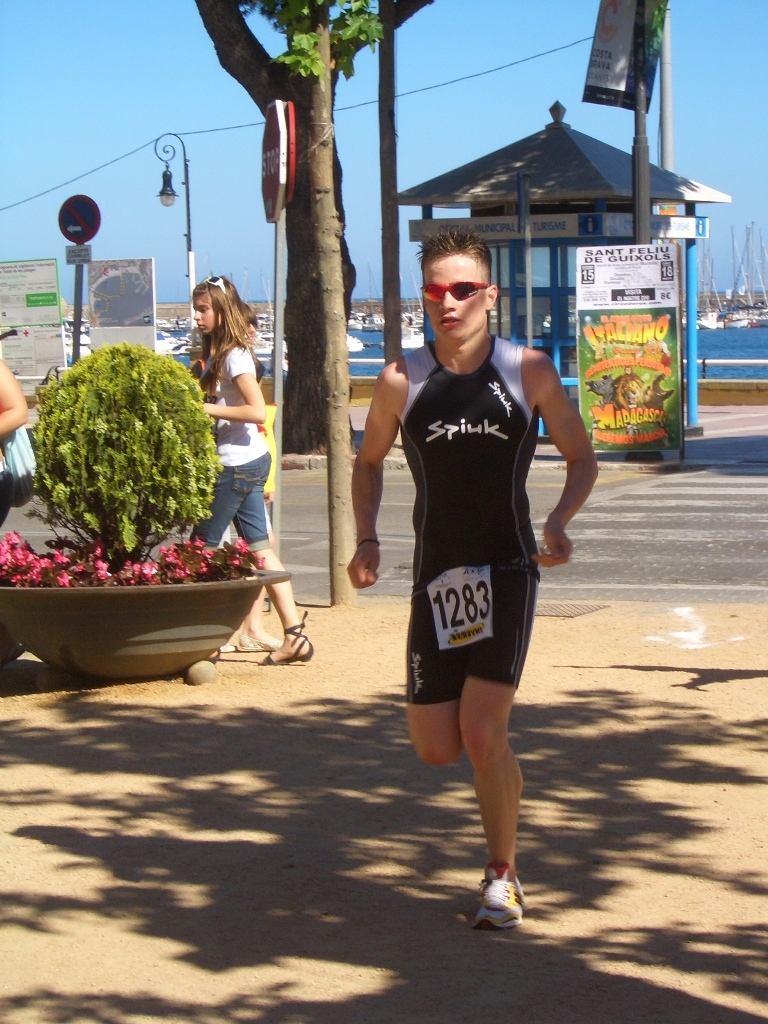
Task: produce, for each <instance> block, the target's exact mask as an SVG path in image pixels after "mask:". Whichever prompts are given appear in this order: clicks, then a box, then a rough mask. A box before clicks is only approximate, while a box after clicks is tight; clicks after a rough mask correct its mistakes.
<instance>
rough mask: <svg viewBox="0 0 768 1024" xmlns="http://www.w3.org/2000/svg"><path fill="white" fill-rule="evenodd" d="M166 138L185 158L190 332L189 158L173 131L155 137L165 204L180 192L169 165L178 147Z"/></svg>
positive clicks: (193, 277)
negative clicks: (175, 142)
mask: <svg viewBox="0 0 768 1024" xmlns="http://www.w3.org/2000/svg"><path fill="white" fill-rule="evenodd" d="M164 139H176V141H177V142H178V144H179V145H180V146H181V154H182V159H183V160H184V181H183V182H182V185H183V186H184V195H185V199H186V203H187V233H186V235H185V236H184V237H185V238H186V240H187V276H188V278H189V330H190V334H191V333H192V331H194V327H195V321H194V310H193V309H192V290H193V288H194V287H195V280H196V275H195V254H194V252H193V250H192V222H191V218H190V214H189V160H188V159H187V150H186V147H185V145H184V140H183V139H182V138H181V137H180V136H179V135H175V134H174V133H173V132H166V133H165V135H161V136H160V137H159V138H157V139H155V156H156V157H157V158H158V160H162V161H163V163H164V164H165V170H164V171H163V183H162V186H161V188H160V191H159V192H158V196H159V198H160V202H161V203H162V204H163V206H173V204H174V203H175V202H176V200H177V199H178V194H177V193H176V192H175V191H174V188H173V175H172V174H171V168H170V166H169V164H170V162H171V160H173V159H174V157H175V156H176V147H175V146H174V145H173V143H172V142H164V143H163V145H162V146H161V145H160V143H161V142H163V140H164Z"/></svg>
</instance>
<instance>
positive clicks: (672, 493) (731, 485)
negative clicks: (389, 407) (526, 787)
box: [4, 406, 768, 604]
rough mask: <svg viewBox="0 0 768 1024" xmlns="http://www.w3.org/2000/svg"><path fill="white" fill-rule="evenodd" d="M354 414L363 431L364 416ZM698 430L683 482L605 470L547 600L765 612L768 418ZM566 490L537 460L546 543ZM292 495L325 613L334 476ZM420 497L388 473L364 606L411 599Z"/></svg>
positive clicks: (306, 481)
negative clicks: (722, 604)
mask: <svg viewBox="0 0 768 1024" xmlns="http://www.w3.org/2000/svg"><path fill="white" fill-rule="evenodd" d="M353 411H354V412H355V414H356V416H357V417H358V419H360V420H361V422H359V423H355V426H356V427H362V419H363V418H364V412H363V410H353ZM701 422H702V424H703V426H704V436H703V437H702V438H697V439H694V440H692V441H690V442H688V444H687V451H686V459H687V464H688V466H687V469H686V470H684V471H683V472H668V473H660V474H648V473H645V472H642V471H640V470H638V469H633V468H631V467H630V466H628V464H627V463H626V462H619V461H616V462H614V463H613V464H612V465H608V466H605V467H604V469H603V471H601V473H600V477H599V479H598V482H597V484H596V486H595V489H594V491H593V493H592V496H591V497H590V500H589V502H588V504H587V506H586V508H585V509H583V510H582V512H581V513H580V515H579V516H578V518H577V519H576V520H575V521H574V523H573V526H572V529H571V531H570V532H571V535H572V537H573V539H574V541H575V544H576V551H575V557H574V559H573V562H572V563H571V564H570V565H569V566H566V567H564V568H560V569H557V570H552V571H550V572H548V573H545V575H544V581H543V584H542V589H541V597H542V598H543V599H550V600H560V601H562V600H566V599H567V600H581V601H584V600H589V601H595V600H625V601H626V600H637V601H663V602H668V601H674V602H676V603H678V604H688V603H695V602H701V601H752V602H761V603H762V602H768V501H766V499H767V498H768V406H761V407H750V406H732V407H721V408H716V407H708V408H707V407H705V408H703V409H702V410H701ZM667 468H669V467H667ZM562 481H563V472H562V464H561V461H559V460H558V457H557V455H556V452H555V450H554V449H553V448H551V447H549V448H548V447H547V446H544V447H542V448H539V450H538V451H537V457H536V462H535V463H534V468H533V470H532V472H531V475H530V477H529V495H530V498H531V509H532V516H533V520H534V524H535V526H536V528H537V534H538V535H539V536H540V535H541V524H542V523H543V522H544V520H545V519H546V516H547V514H548V512H549V510H550V509H551V508H552V506H553V505H554V503H555V502H556V500H557V496H558V494H559V492H560V489H561V487H562ZM283 484H284V486H283V536H282V551H281V554H282V557H283V561H284V562H285V564H286V567H287V568H288V569H289V570H290V571H291V572H292V573H293V574H294V588H295V591H296V596H297V598H298V599H299V600H300V601H302V602H305V603H308V604H313V603H320V604H327V602H328V600H329V588H328V528H327V520H328V517H327V510H326V501H327V498H326V480H325V473H324V472H322V471H319V470H306V471H296V472H285V473H283ZM413 497H414V489H413V484H412V483H411V478H410V474H409V473H408V472H407V471H405V470H391V471H388V472H386V473H385V490H384V500H383V505H382V509H381V516H380V521H379V534H380V537H381V541H382V574H381V579H380V581H379V583H378V584H377V585H376V586H375V587H373V588H372V589H371V590H368V591H365V592H364V593H363V595H362V597H363V599H365V600H375V599H376V598H386V597H390V598H391V597H402V598H406V597H407V596H408V595H409V594H410V580H411V555H412V551H413V532H412V528H411V508H412V505H413ZM4 529H5V530H18V531H19V532H20V533H23V534H24V535H25V536H26V537H28V538H29V540H30V542H31V543H32V544H33V546H34V547H36V548H37V549H38V550H42V549H43V546H44V542H45V540H46V539H47V538H48V537H49V536H50V531H48V530H47V529H46V528H45V527H44V526H42V524H39V523H38V522H37V521H35V520H29V519H27V518H26V517H25V515H24V512H23V510H18V509H14V510H12V511H11V514H10V515H9V517H8V519H7V520H6V523H5V525H4Z"/></svg>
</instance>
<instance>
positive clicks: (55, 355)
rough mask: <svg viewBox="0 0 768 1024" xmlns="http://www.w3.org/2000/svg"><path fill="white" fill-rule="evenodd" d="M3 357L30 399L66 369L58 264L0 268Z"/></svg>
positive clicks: (4, 265)
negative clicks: (50, 374) (54, 372)
mask: <svg viewBox="0 0 768 1024" xmlns="http://www.w3.org/2000/svg"><path fill="white" fill-rule="evenodd" d="M0 335H5V337H4V338H3V340H2V342H0V356H1V357H2V359H3V360H4V361H5V362H6V363H7V364H8V366H9V367H10V368H11V370H12V371H13V372H14V373H15V374H16V375H17V376H19V377H22V378H24V377H29V378H32V379H31V380H21V381H20V383H21V387H22V390H23V391H24V392H25V393H26V394H32V393H34V389H35V387H36V386H37V384H39V383H40V381H41V380H42V379H43V378H44V377H45V376H46V374H47V373H48V372H49V371H50V370H51V369H53V368H55V367H61V366H65V365H66V355H65V351H64V334H63V331H62V326H61V293H60V290H59V271H58V264H57V262H56V260H55V259H47V260H20V261H18V262H8V263H0Z"/></svg>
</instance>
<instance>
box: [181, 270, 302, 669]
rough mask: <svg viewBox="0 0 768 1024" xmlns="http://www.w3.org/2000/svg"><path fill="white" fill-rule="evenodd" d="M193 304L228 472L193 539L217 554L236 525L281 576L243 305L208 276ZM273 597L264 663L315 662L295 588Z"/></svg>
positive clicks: (221, 281) (277, 588) (282, 587)
mask: <svg viewBox="0 0 768 1024" xmlns="http://www.w3.org/2000/svg"><path fill="white" fill-rule="evenodd" d="M192 305H193V308H194V311H195V324H196V325H197V328H198V330H199V331H200V333H201V335H202V337H203V358H204V359H205V365H206V369H205V372H204V373H203V375H202V377H201V379H200V385H201V387H202V388H203V391H204V393H205V394H206V396H207V400H206V402H205V404H204V405H203V408H204V409H205V411H206V412H207V413H208V415H209V416H212V417H213V418H214V419H215V420H216V447H217V449H218V453H219V458H220V459H221V462H222V465H223V467H224V468H223V470H222V472H221V473H220V474H219V478H218V480H217V481H216V487H215V490H214V495H213V504H212V505H211V514H210V518H208V519H206V520H204V521H203V522H201V523H198V524H197V526H196V527H195V528H194V530H193V531H192V536H193V538H199V539H200V540H202V541H205V543H206V544H209V545H210V546H211V547H215V546H216V545H217V544H219V543H220V541H221V538H222V537H223V536H224V531H225V530H226V529H227V527H228V526H229V524H230V522H232V521H234V524H235V528H236V530H237V532H238V534H239V535H240V536H241V537H242V538H244V540H245V541H246V542H247V543H248V546H249V547H250V549H251V550H252V551H255V552H256V553H257V554H258V555H260V556H261V558H263V560H264V567H265V568H266V569H271V570H277V571H278V572H281V571H282V570H283V566H282V565H281V563H280V560H279V559H278V557H277V555H276V554H275V552H274V551H273V550H272V548H271V547H270V544H269V533H268V529H267V518H266V511H265V505H264V484H265V483H266V480H267V477H268V475H269V467H270V463H271V456H270V454H269V450H268V448H267V443H266V441H265V439H264V435H263V434H260V433H259V429H258V424H259V423H264V421H265V420H266V416H267V412H266V405H265V403H264V396H263V395H262V393H261V388H260V387H259V384H258V381H257V379H256V366H255V363H254V359H253V356H252V355H251V351H250V348H249V346H248V339H247V324H246V321H245V316H244V313H243V310H244V306H243V303H242V301H241V299H240V296H239V295H238V294H237V291H236V289H235V286H234V285H233V284H232V282H231V281H229V280H228V279H227V278H225V277H209V278H207V279H206V280H205V281H203V282H202V284H199V285H197V287H196V288H195V289H194V291H193V293H192ZM267 590H268V592H269V596H270V598H271V599H272V603H273V604H274V606H275V610H276V611H277V614H278V615H279V616H280V621H281V622H282V624H283V633H284V639H283V644H282V646H281V647H280V648H278V650H276V651H274V652H273V653H272V654H270V655H268V657H267V658H266V660H265V661H263V662H262V664H263V665H288V664H290V663H291V662H297V661H309V659H310V658H311V657H312V655H313V653H314V648H313V646H312V644H311V643H310V641H309V640H308V638H307V636H306V634H305V633H304V622H305V621H306V617H307V616H306V613H305V614H304V619H302V620H300V619H299V612H298V609H297V608H296V603H295V601H294V599H293V589H292V587H291V584H290V582H289V581H286V582H284V583H275V584H272V585H271V586H268V587H267ZM246 621H247V620H246Z"/></svg>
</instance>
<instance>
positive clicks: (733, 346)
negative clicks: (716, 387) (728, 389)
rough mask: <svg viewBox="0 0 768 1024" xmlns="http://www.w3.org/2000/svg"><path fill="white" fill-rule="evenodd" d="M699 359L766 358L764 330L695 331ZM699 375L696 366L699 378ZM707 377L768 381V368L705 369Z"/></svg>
mask: <svg viewBox="0 0 768 1024" xmlns="http://www.w3.org/2000/svg"><path fill="white" fill-rule="evenodd" d="M698 335H699V359H768V328H766V327H724V328H720V329H718V330H715V331H702V330H700V331H699V332H698ZM702 376H703V370H702V367H701V366H699V377H702ZM707 377H710V378H719V379H721V380H723V379H725V380H768V366H708V367H707Z"/></svg>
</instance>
